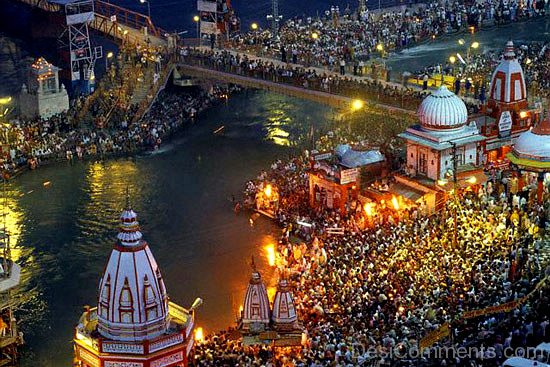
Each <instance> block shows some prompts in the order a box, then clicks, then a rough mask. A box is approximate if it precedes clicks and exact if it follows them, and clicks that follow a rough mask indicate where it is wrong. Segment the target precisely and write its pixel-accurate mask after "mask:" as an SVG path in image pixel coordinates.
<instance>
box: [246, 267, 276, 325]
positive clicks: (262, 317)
mask: <svg viewBox="0 0 550 367" xmlns="http://www.w3.org/2000/svg"><path fill="white" fill-rule="evenodd" d="M270 315H271V310H270V307H269V297H268V295H267V289H266V287H265V284H264V282H263V280H262V276H261V275H260V272H259V271H258V270H257V269H256V267H255V265H254V262H252V276H251V277H250V282H249V283H248V288H247V289H246V294H245V296H244V303H243V314H242V319H241V327H242V329H243V330H250V331H256V332H260V331H264V330H266V329H267V328H268V326H269V320H270Z"/></svg>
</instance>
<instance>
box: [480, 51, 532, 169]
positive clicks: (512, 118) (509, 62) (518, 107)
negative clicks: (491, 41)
mask: <svg viewBox="0 0 550 367" xmlns="http://www.w3.org/2000/svg"><path fill="white" fill-rule="evenodd" d="M537 118H538V114H537V113H536V109H535V108H531V107H529V104H528V101H527V84H526V82H525V76H524V74H523V68H522V67H521V64H520V63H519V61H518V59H517V58H516V53H515V51H514V43H513V42H512V41H508V42H507V43H506V47H505V49H504V55H503V57H502V60H501V61H500V63H499V64H498V66H497V68H496V69H495V71H494V72H493V76H492V78H491V85H490V88H489V98H488V101H487V109H486V113H484V114H479V115H477V116H472V118H471V120H475V121H476V124H477V125H478V128H479V130H480V132H481V134H482V135H483V136H485V137H486V138H487V139H486V141H485V143H484V145H483V159H482V161H484V162H485V163H491V164H493V165H495V164H496V165H498V164H506V160H505V159H504V158H505V156H506V154H507V153H508V152H509V151H510V149H511V146H512V142H513V140H515V139H516V138H517V137H518V136H519V134H521V133H522V132H524V131H527V130H528V129H529V127H530V126H531V124H532V123H533V122H535V121H536V120H537Z"/></svg>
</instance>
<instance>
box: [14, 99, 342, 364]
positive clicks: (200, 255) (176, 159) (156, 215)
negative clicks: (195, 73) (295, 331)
mask: <svg viewBox="0 0 550 367" xmlns="http://www.w3.org/2000/svg"><path fill="white" fill-rule="evenodd" d="M331 116H332V115H331V113H330V110H329V109H327V108H325V107H323V106H320V105H316V104H313V103H308V102H304V101H293V100H291V99H288V98H285V97H281V96H278V95H274V94H268V93H264V92H249V93H248V94H246V93H243V94H240V95H237V96H235V97H234V98H231V99H230V100H229V102H228V103H227V105H220V106H217V107H215V108H213V109H211V110H209V111H208V112H207V113H205V114H204V115H202V116H201V117H200V119H199V121H197V122H196V124H195V125H194V126H192V127H190V128H188V129H187V130H186V131H184V132H183V133H182V134H181V135H182V137H181V138H179V139H174V140H173V141H172V142H171V143H170V144H169V145H167V146H165V147H164V148H163V150H162V151H161V152H160V153H157V154H153V155H143V156H139V157H136V158H133V159H117V160H107V161H93V162H77V163H75V164H73V165H70V164H68V163H61V164H58V165H54V166H50V167H41V168H40V169H38V170H36V171H32V172H28V173H25V174H24V175H23V176H21V177H19V178H17V179H16V180H14V181H12V183H11V184H10V186H9V190H8V192H9V199H8V204H9V213H8V216H7V224H8V229H9V230H10V232H11V234H12V242H13V243H14V244H15V245H16V250H15V251H14V255H15V256H14V257H15V259H16V260H17V261H18V262H19V263H20V264H21V265H23V266H24V282H23V287H22V290H21V292H20V293H19V294H18V297H20V299H21V301H22V302H23V306H22V309H21V311H20V312H19V317H20V321H21V324H22V326H23V329H24V332H25V339H26V341H27V346H26V348H25V351H24V358H23V361H22V364H23V365H24V366H33V367H36V366H51V367H54V366H55V367H61V366H70V365H71V363H72V362H71V361H72V345H71V338H72V336H73V327H74V326H75V325H76V323H77V322H78V318H79V317H80V314H81V312H82V307H83V306H84V305H94V304H95V303H96V302H97V298H96V297H97V287H98V282H99V278H100V276H101V273H102V271H103V267H104V266H105V264H106V261H107V258H108V256H109V253H110V251H111V248H112V245H113V244H114V243H115V236H116V233H117V225H118V221H117V220H118V216H119V214H120V212H121V209H122V208H123V206H124V202H125V190H126V186H129V188H130V193H131V199H132V204H133V207H134V209H135V211H136V212H137V213H138V218H139V220H140V223H141V226H142V232H143V233H144V236H145V239H146V240H147V241H148V242H149V244H150V246H151V249H152V251H153V253H154V255H155V256H156V259H157V261H158V263H159V265H160V267H161V270H162V271H163V276H164V278H165V281H166V285H167V288H168V291H169V294H170V297H171V299H172V300H173V301H175V302H177V303H179V304H181V305H183V306H190V305H191V304H192V302H193V300H194V299H195V297H202V298H203V299H204V305H203V306H202V307H201V308H200V309H199V311H198V322H197V323H198V325H199V326H202V327H204V328H205V330H206V331H207V332H208V331H213V330H218V329H222V328H225V327H227V326H229V325H232V324H233V323H234V322H235V316H236V313H237V311H238V308H239V305H240V303H241V302H242V297H243V295H244V290H245V289H246V286H247V282H248V278H249V276H250V266H249V262H250V257H251V256H252V255H254V256H255V257H256V262H257V263H259V266H260V269H262V270H263V271H264V273H265V276H266V278H267V279H269V278H270V271H269V269H268V268H269V267H268V266H267V265H266V256H265V251H264V249H263V247H264V246H265V245H267V244H269V243H273V242H275V241H277V238H278V233H279V229H278V228H275V226H273V225H272V224H271V223H270V222H268V221H267V220H259V221H257V223H256V224H255V226H254V227H251V226H250V224H249V218H248V216H247V215H246V214H243V213H241V215H235V214H234V212H233V210H232V204H231V197H232V195H235V196H237V197H238V196H240V192H241V190H242V188H243V187H244V184H245V182H246V180H247V179H250V178H253V177H255V176H256V175H257V174H258V173H259V172H260V171H261V170H262V169H265V168H266V167H268V166H269V165H270V164H271V162H273V161H274V160H276V159H279V158H285V157H288V156H289V154H291V153H292V152H293V151H295V148H293V147H292V146H290V147H289V146H288V145H289V144H290V145H292V144H293V142H297V141H301V140H302V138H303V137H304V136H306V135H307V134H308V133H309V131H310V126H311V124H314V125H316V127H319V128H322V127H323V126H326V122H327V121H328V120H330V118H331ZM221 125H225V135H214V134H213V131H214V130H215V129H217V128H218V127H220V126H221ZM48 181H49V182H50V184H49V185H48V184H46V186H44V183H46V182H48Z"/></svg>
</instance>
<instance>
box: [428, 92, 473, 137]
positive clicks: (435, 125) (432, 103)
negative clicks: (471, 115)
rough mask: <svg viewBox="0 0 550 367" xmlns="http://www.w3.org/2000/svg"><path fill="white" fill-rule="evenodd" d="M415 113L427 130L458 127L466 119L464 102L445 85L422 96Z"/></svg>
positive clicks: (466, 111) (462, 124)
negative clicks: (422, 98) (424, 96)
mask: <svg viewBox="0 0 550 367" xmlns="http://www.w3.org/2000/svg"><path fill="white" fill-rule="evenodd" d="M417 114H418V118H419V119H420V124H421V126H422V127H423V128H424V129H427V130H453V129H458V128H461V127H463V126H464V125H465V124H466V121H467V120H468V110H467V109H466V105H465V104H464V102H463V101H462V100H461V99H460V98H459V97H457V95H456V94H454V93H453V92H451V91H450V90H448V89H447V87H445V86H443V87H440V88H439V89H437V90H436V91H434V92H432V93H431V94H430V95H429V96H427V97H426V98H424V100H423V101H422V104H420V107H419V108H418V112H417Z"/></svg>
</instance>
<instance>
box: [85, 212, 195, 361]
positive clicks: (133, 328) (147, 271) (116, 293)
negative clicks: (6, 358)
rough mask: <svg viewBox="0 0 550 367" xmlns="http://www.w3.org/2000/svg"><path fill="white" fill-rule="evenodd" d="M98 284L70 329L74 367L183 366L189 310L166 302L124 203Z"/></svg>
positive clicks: (188, 348)
mask: <svg viewBox="0 0 550 367" xmlns="http://www.w3.org/2000/svg"><path fill="white" fill-rule="evenodd" d="M120 221H121V225H120V231H119V233H118V236H117V239H118V241H117V243H115V245H114V247H113V250H112V251H111V256H110V258H109V261H108V262H107V266H106V267H105V271H104V273H103V276H102V278H101V281H100V284H99V299H98V306H97V307H96V308H86V309H85V311H84V313H83V314H82V317H81V318H80V321H79V323H78V325H77V327H76V331H75V338H74V347H75V366H79V367H127V366H132V367H169V366H178V367H183V366H187V365H188V358H189V354H190V352H191V349H192V348H193V344H194V340H193V333H192V332H193V327H194V310H193V309H191V310H187V309H185V308H183V307H181V306H178V305H176V304H175V303H172V302H170V301H169V299H168V294H167V291H166V287H165V285H164V281H163V279H162V275H161V272H160V269H159V267H158V265H157V262H156V261H155V258H154V256H153V254H152V252H151V250H150V248H149V245H148V244H147V242H146V241H144V240H143V238H142V234H141V232H140V227H139V223H138V221H137V215H136V213H135V212H134V211H133V210H132V209H131V208H130V206H129V204H127V206H126V209H125V210H124V211H123V212H122V215H121V216H120Z"/></svg>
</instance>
